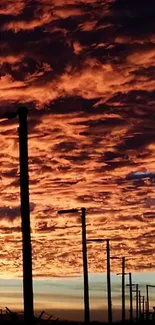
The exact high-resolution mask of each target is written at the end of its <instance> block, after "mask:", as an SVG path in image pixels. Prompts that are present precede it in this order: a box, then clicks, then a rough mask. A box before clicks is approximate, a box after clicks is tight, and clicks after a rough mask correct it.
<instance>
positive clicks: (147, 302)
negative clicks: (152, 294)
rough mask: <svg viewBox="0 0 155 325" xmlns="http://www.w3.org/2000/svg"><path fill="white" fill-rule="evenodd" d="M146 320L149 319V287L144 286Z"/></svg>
mask: <svg viewBox="0 0 155 325" xmlns="http://www.w3.org/2000/svg"><path fill="white" fill-rule="evenodd" d="M146 319H147V320H148V319H149V286H148V284H147V285H146Z"/></svg>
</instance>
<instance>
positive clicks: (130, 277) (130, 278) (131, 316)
mask: <svg viewBox="0 0 155 325" xmlns="http://www.w3.org/2000/svg"><path fill="white" fill-rule="evenodd" d="M129 289H130V321H131V322H132V321H133V301H132V274H131V272H129Z"/></svg>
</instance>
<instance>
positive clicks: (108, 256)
mask: <svg viewBox="0 0 155 325" xmlns="http://www.w3.org/2000/svg"><path fill="white" fill-rule="evenodd" d="M107 293H108V295H107V298H108V323H109V324H111V323H112V301H111V276H110V245H109V239H107Z"/></svg>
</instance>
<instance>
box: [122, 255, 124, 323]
mask: <svg viewBox="0 0 155 325" xmlns="http://www.w3.org/2000/svg"><path fill="white" fill-rule="evenodd" d="M122 322H125V257H124V256H123V257H122Z"/></svg>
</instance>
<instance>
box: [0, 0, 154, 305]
mask: <svg viewBox="0 0 155 325" xmlns="http://www.w3.org/2000/svg"><path fill="white" fill-rule="evenodd" d="M154 14H155V3H154V0H150V1H149V5H148V3H147V2H146V1H144V0H103V1H102V0H98V1H97V0H81V1H77V0H53V1H52V0H37V1H34V0H33V1H31V0H16V1H15V2H14V1H13V0H1V2H0V33H1V38H0V44H1V47H0V113H1V115H3V113H5V112H9V111H15V110H16V109H17V107H19V106H23V105H26V106H27V107H28V108H29V111H30V113H29V118H28V128H29V177H30V202H31V229H32V246H33V275H34V278H35V279H36V281H37V279H42V280H41V281H46V280H45V279H58V280H59V281H60V283H61V281H62V279H63V281H66V280H65V279H67V278H70V279H74V280H75V279H76V277H80V276H81V275H82V258H81V219H80V214H78V213H77V215H75V214H74V215H61V216H60V215H58V213H57V211H58V210H59V209H62V208H64V209H66V208H80V207H83V206H84V207H86V213H87V217H86V219H87V236H88V238H110V239H111V241H110V244H111V255H112V256H120V257H122V256H127V263H126V270H127V272H134V273H135V272H140V273H142V274H143V275H144V276H145V274H148V273H146V272H154V259H155V254H154V237H155V232H154V226H155V220H154V210H155V189H154V183H155V182H154V178H150V177H148V178H139V179H134V178H132V177H128V175H131V173H137V172H138V173H139V172H144V173H145V172H149V173H154V172H155V152H154V149H155V142H154V138H155V131H154V129H155V128H154V124H155V123H154V118H155V110H154V104H155V85H154V75H155V66H154V63H155V35H154V31H155V22H154ZM17 128H18V121H17V120H16V119H15V120H11V121H3V120H1V122H0V143H1V152H0V166H1V175H0V193H1V201H0V248H1V250H0V277H1V279H4V278H5V279H7V281H10V279H20V278H21V276H22V253H21V245H22V242H21V220H20V201H19V163H18V162H19V161H18V158H19V153H18V151H19V147H18V130H17ZM103 261H105V244H104V243H103V244H100V243H90V244H88V262H89V273H90V274H92V275H93V274H96V277H95V278H94V277H93V281H94V283H96V282H95V281H97V274H102V273H104V272H105V270H106V268H105V266H106V265H105V263H103ZM120 270H121V264H120V261H119V260H113V262H112V272H113V273H117V272H119V271H120ZM151 274H153V273H151ZM19 281H20V280H19ZM64 283H65V282H64ZM94 295H95V293H94ZM10 303H11V302H10ZM62 306H65V299H64V300H63V303H62ZM64 308H65V307H64Z"/></svg>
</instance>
